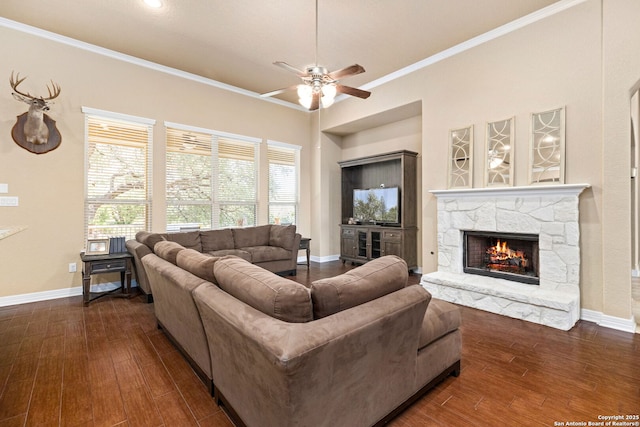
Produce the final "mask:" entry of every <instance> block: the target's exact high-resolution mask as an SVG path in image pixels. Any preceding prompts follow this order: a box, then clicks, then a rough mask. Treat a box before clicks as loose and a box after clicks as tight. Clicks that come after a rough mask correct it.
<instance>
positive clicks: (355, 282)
mask: <svg viewBox="0 0 640 427" xmlns="http://www.w3.org/2000/svg"><path fill="white" fill-rule="evenodd" d="M408 277H409V272H408V269H407V263H406V262H405V261H404V260H403V259H402V258H400V257H397V256H395V255H387V256H384V257H381V258H377V259H374V260H372V261H369V262H368V263H366V264H364V265H361V266H360V267H357V268H354V269H353V270H350V271H348V272H346V273H344V274H341V275H340V276H336V277H331V278H328V279H321V280H316V281H315V282H313V283H312V284H311V299H312V301H313V315H314V318H316V319H319V318H322V317H326V316H330V315H332V314H335V313H337V312H339V311H342V310H346V309H348V308H351V307H355V306H356V305H360V304H364V303H365V302H368V301H371V300H374V299H376V298H380V297H382V296H384V295H387V294H389V293H391V292H395V291H397V290H398V289H402V288H404V287H405V286H406V285H407V279H408Z"/></svg>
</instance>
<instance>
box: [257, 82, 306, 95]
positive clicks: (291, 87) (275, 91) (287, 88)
mask: <svg viewBox="0 0 640 427" xmlns="http://www.w3.org/2000/svg"><path fill="white" fill-rule="evenodd" d="M297 88H298V85H293V86H289V87H284V88H282V89H278V90H272V91H271V92H267V93H261V94H260V96H261V97H263V98H267V97H269V96H276V95H280V94H281V93H284V92H286V91H288V90H296V89H297Z"/></svg>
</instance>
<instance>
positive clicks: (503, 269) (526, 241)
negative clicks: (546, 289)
mask: <svg viewBox="0 0 640 427" xmlns="http://www.w3.org/2000/svg"><path fill="white" fill-rule="evenodd" d="M463 251H464V252H463V260H464V272H465V273H470V274H480V275H482V276H492V277H498V278H502V279H508V280H513V281H516V282H521V283H528V284H532V285H538V284H540V279H539V269H538V236H537V235H535V234H519V233H518V234H516V233H493V232H481V231H464V246H463Z"/></svg>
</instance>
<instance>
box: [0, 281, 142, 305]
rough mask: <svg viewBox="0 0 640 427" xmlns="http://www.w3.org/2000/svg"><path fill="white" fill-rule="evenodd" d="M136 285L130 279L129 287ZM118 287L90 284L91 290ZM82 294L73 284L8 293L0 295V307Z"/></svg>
mask: <svg viewBox="0 0 640 427" xmlns="http://www.w3.org/2000/svg"><path fill="white" fill-rule="evenodd" d="M136 286H138V284H137V283H136V281H135V280H132V281H131V287H132V288H134V287H136ZM119 287H120V283H119V282H109V283H101V284H99V285H91V291H92V292H108V291H112V290H114V289H117V288H119ZM78 295H82V286H74V287H72V288H65V289H54V290H51V291H42V292H32V293H30V294H20V295H10V296H8V297H0V307H7V306H10V305H18V304H28V303H30V302H38V301H48V300H51V299H58V298H68V297H75V296H78Z"/></svg>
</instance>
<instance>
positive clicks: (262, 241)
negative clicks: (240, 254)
mask: <svg viewBox="0 0 640 427" xmlns="http://www.w3.org/2000/svg"><path fill="white" fill-rule="evenodd" d="M231 230H232V231H233V241H234V243H235V247H236V248H246V247H248V246H267V245H268V244H269V230H271V225H269V224H267V225H259V226H257V227H247V228H241V227H240V228H232V229H231Z"/></svg>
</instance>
